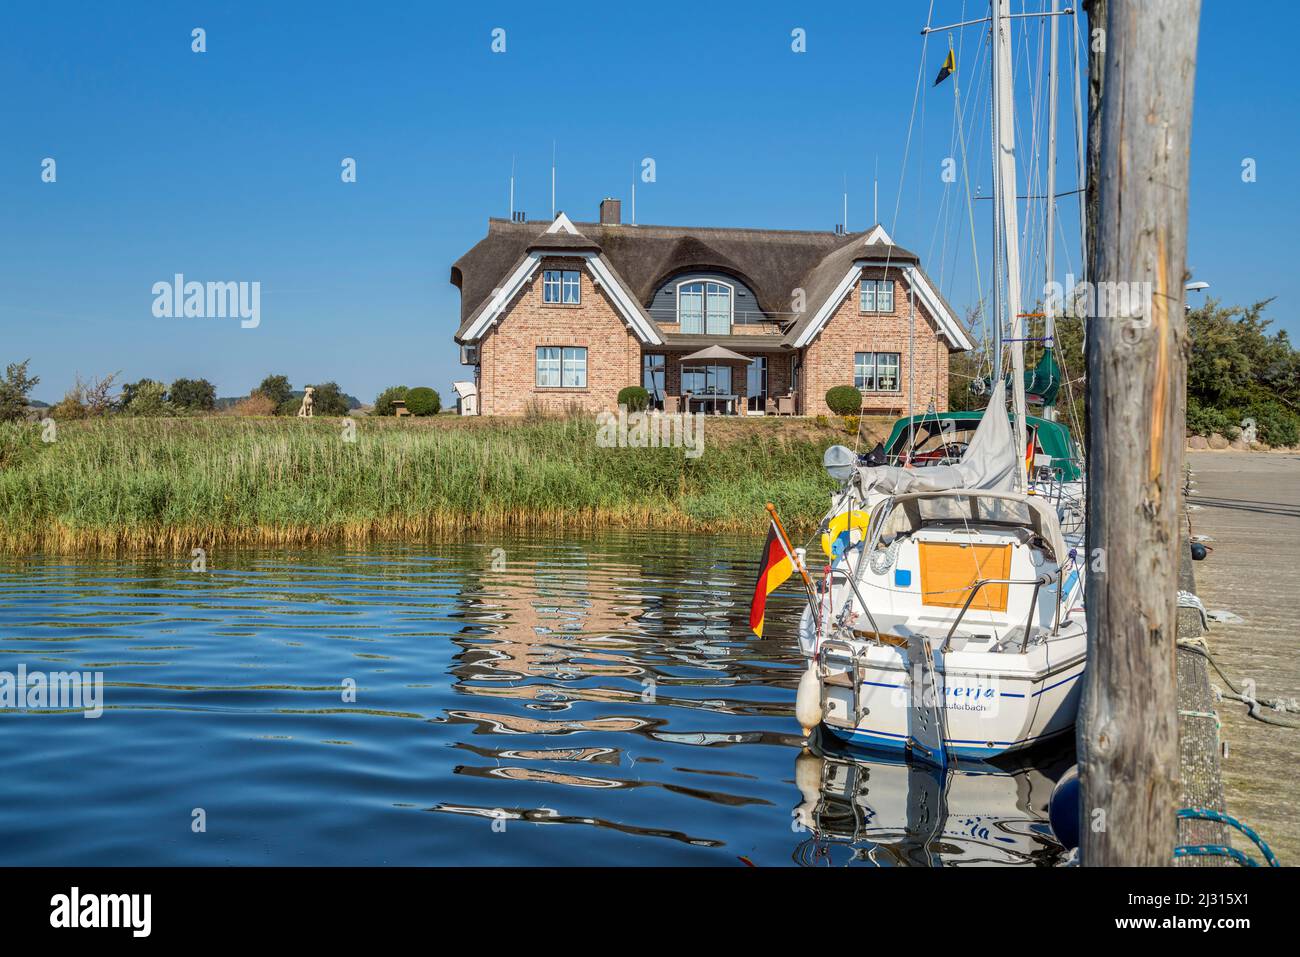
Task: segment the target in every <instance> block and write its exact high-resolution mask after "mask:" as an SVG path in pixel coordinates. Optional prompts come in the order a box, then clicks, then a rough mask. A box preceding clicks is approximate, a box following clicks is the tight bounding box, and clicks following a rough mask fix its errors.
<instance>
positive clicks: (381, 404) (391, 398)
mask: <svg viewBox="0 0 1300 957" xmlns="http://www.w3.org/2000/svg"><path fill="white" fill-rule="evenodd" d="M409 391H410V390H409V389H407V387H406V386H404V385H394V386H389V387H388V388H387V389H385V390H384V391H383V392H381V393H379V395H377V396H375V410H374V412H373V413H371V414H372V415H395V414H396V410H394V408H393V403H394V402H405V401H406V393H407V392H409Z"/></svg>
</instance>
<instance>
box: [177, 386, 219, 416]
mask: <svg viewBox="0 0 1300 957" xmlns="http://www.w3.org/2000/svg"><path fill="white" fill-rule="evenodd" d="M168 395H169V398H170V400H171V403H172V405H174V406H176V407H177V408H180V409H188V410H189V411H191V412H211V411H212V407H213V406H214V405H215V404H216V401H217V390H216V387H215V386H214V385H213V384H212V383H211V382H209V381H208V380H207V379H177V380H176V381H175V382H173V383H172V387H171V389H170V390H168Z"/></svg>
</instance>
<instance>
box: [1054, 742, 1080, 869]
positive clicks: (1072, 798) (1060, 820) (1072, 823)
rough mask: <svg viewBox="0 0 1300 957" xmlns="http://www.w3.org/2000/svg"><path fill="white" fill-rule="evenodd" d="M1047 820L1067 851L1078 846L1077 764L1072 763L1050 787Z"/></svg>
mask: <svg viewBox="0 0 1300 957" xmlns="http://www.w3.org/2000/svg"><path fill="white" fill-rule="evenodd" d="M1047 821H1048V823H1049V824H1051V826H1052V833H1053V834H1055V835H1056V839H1057V840H1058V841H1060V842H1061V846H1062V847H1064V848H1065V849H1066V850H1067V851H1070V850H1074V848H1076V847H1078V846H1079V766H1078V765H1077V764H1075V765H1072V766H1071V768H1070V770H1068V771H1066V772H1065V774H1063V775H1061V780H1059V781H1057V782H1056V787H1054V788H1052V796H1051V798H1050V799H1049V800H1048V802H1047Z"/></svg>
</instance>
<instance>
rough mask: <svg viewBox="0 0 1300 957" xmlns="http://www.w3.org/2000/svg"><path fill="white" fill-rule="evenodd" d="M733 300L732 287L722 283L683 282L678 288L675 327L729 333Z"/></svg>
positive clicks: (711, 332) (703, 332) (716, 333)
mask: <svg viewBox="0 0 1300 957" xmlns="http://www.w3.org/2000/svg"><path fill="white" fill-rule="evenodd" d="M734 300H735V296H734V294H733V290H732V288H731V286H729V285H727V284H726V283H725V282H711V281H706V280H690V281H687V282H683V283H681V284H679V285H678V287H677V324H678V327H679V328H680V330H681V331H682V332H684V333H688V334H694V335H702V334H707V335H710V336H726V335H730V334H731V316H732V304H733V302H734Z"/></svg>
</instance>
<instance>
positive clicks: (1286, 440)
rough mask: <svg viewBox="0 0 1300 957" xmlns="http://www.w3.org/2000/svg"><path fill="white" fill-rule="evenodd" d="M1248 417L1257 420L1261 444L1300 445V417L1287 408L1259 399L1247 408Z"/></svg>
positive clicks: (1256, 434)
mask: <svg viewBox="0 0 1300 957" xmlns="http://www.w3.org/2000/svg"><path fill="white" fill-rule="evenodd" d="M1189 417H1190V410H1189ZM1247 417H1249V418H1252V419H1254V420H1255V436H1256V438H1258V439H1259V441H1261V442H1265V443H1267V444H1269V445H1272V446H1280V445H1295V444H1297V443H1300V417H1297V416H1296V414H1295V413H1294V412H1292V411H1291V410H1290V409H1288V408H1286V406H1283V405H1280V404H1279V403H1277V402H1271V401H1269V400H1267V399H1257V400H1255V401H1254V402H1252V403H1251V404H1250V405H1249V406H1248V407H1247V408H1246V412H1245V414H1244V415H1243V416H1242V418H1243V419H1244V418H1247Z"/></svg>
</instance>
